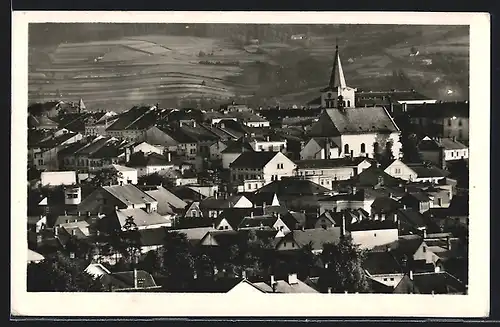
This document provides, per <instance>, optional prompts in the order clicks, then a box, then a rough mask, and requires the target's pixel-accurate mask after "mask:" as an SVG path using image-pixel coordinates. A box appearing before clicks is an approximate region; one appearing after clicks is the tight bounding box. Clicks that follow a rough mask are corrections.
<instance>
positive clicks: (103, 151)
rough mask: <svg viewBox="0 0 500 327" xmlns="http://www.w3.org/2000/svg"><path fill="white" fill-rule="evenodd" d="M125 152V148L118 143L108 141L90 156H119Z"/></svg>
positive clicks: (100, 157)
mask: <svg viewBox="0 0 500 327" xmlns="http://www.w3.org/2000/svg"><path fill="white" fill-rule="evenodd" d="M123 153H124V150H123V149H120V148H119V147H118V145H117V144H113V143H107V144H105V145H104V146H102V147H101V148H100V149H98V150H97V151H95V152H94V153H92V154H90V155H89V158H94V159H95V158H99V159H102V158H118V157H119V156H120V155H121V154H123Z"/></svg>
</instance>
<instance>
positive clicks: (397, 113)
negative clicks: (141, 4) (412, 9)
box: [11, 12, 490, 316]
mask: <svg viewBox="0 0 500 327" xmlns="http://www.w3.org/2000/svg"><path fill="white" fill-rule="evenodd" d="M69 13H71V12H69ZM125 13H126V12H125ZM114 14H115V13H113V12H109V13H102V15H103V16H96V15H95V14H89V15H85V14H84V13H78V12H73V13H71V16H68V15H67V14H60V15H59V14H58V13H53V14H52V15H50V16H49V15H47V19H44V18H43V17H44V16H43V13H41V12H39V13H38V16H35V13H34V12H32V13H23V14H20V15H19V16H18V18H19V20H18V22H20V23H19V25H14V28H13V42H14V43H17V44H22V46H21V50H22V51H24V53H23V52H19V55H16V48H15V47H13V51H14V52H13V60H14V62H15V63H14V64H13V78H14V80H15V79H16V78H17V83H16V81H14V82H13V83H14V84H13V87H14V89H13V90H14V91H13V108H12V112H13V123H12V124H13V125H12V126H13V134H12V135H13V137H12V153H13V156H12V158H13V159H12V160H13V161H12V166H13V171H12V183H13V184H16V185H13V191H12V192H15V194H14V193H13V201H14V202H13V203H14V204H15V205H14V204H13V207H14V208H16V210H13V213H12V217H11V218H12V221H13V223H14V222H15V226H13V228H12V235H13V239H12V251H13V252H12V253H13V254H14V251H18V252H15V253H16V255H15V260H16V267H17V268H14V255H13V257H12V258H13V259H12V260H13V262H12V266H13V269H14V270H15V271H16V272H13V274H15V275H17V278H18V280H17V281H15V282H16V284H18V285H17V286H18V287H20V289H19V290H18V291H19V292H21V293H22V292H23V291H22V289H24V293H22V294H23V296H26V297H32V300H29V302H28V301H26V302H24V303H21V302H22V301H20V299H21V297H20V296H21V295H18V296H14V295H12V296H13V298H17V300H18V301H15V302H16V303H17V304H19V309H16V306H15V305H14V304H13V310H18V311H16V312H18V314H23V312H37V313H38V314H40V313H41V312H45V311H43V310H45V309H42V308H50V307H52V311H51V312H46V313H47V314H51V315H57V314H58V312H55V310H56V309H57V308H54V307H53V305H54V303H53V302H52V304H50V303H46V302H47V301H49V300H43V299H44V298H45V297H47V299H56V298H54V297H53V296H61V300H59V301H60V302H59V303H60V304H61V305H63V304H65V303H66V304H67V306H68V307H69V308H67V309H64V310H63V309H61V311H62V312H64V313H65V314H66V315H67V314H68V312H70V311H68V310H73V311H71V312H73V314H75V315H79V314H81V315H86V314H97V313H99V312H100V311H98V310H101V311H102V314H107V315H109V314H112V315H127V314H132V313H133V312H134V313H136V314H137V312H141V313H143V314H145V315H148V314H149V315H162V314H168V315H170V316H172V315H176V312H174V308H173V306H174V304H175V306H177V305H178V306H181V304H180V303H181V296H189V298H190V299H191V298H192V299H194V297H198V298H199V299H197V300H192V302H191V306H189V304H183V306H186V305H187V307H183V308H181V309H179V311H177V312H178V314H179V315H188V313H189V312H192V311H193V310H194V311H196V310H197V309H194V308H198V307H200V306H204V308H200V312H196V313H194V314H204V315H207V314H208V313H207V312H208V310H212V309H213V310H217V312H218V313H217V314H218V315H225V316H231V315H233V314H239V313H238V312H236V311H235V310H237V309H236V306H238V305H239V306H244V307H246V308H245V310H246V311H245V312H246V313H247V314H250V315H259V313H260V314H265V312H264V311H265V310H267V311H269V312H268V314H270V315H273V314H280V315H287V312H288V314H289V315H295V314H306V313H307V314H314V313H315V312H316V313H317V314H318V315H346V314H349V315H351V314H353V315H364V314H365V313H370V314H371V315H377V312H378V315H384V314H389V315H398V314H403V315H404V314H411V315H413V316H427V315H430V316H432V315H436V314H438V313H439V314H440V315H450V316H453V315H457V316H460V315H467V313H468V312H469V311H470V312H471V314H475V315H476V316H484V315H487V313H488V299H489V293H485V292H489V286H488V285H486V286H485V285H484V283H488V280H489V277H488V271H489V229H488V228H489V227H488V226H489V219H490V218H489V186H488V184H487V183H488V181H489V130H488V127H489V110H490V107H489V106H490V105H489V92H490V89H489V81H487V80H486V79H487V78H483V77H485V76H487V75H486V74H489V17H488V16H487V15H486V16H484V15H483V16H481V14H477V15H478V16H474V14H464V15H462V16H460V14H456V17H454V15H453V14H447V13H438V14H435V15H434V16H432V15H431V14H432V13H429V14H428V16H429V15H431V16H429V17H428V18H427V19H424V18H425V17H426V16H425V14H422V15H418V14H416V13H405V14H404V15H407V16H409V18H408V21H409V23H403V21H404V20H403V19H402V18H401V17H399V18H398V17H397V16H398V14H397V13H393V14H392V15H391V14H387V15H388V16H386V17H385V18H384V17H383V15H382V13H380V17H379V18H377V15H378V14H376V13H371V14H370V15H369V16H366V15H365V16H362V15H361V16H360V19H359V20H358V21H356V20H355V17H356V16H355V15H356V14H355V13H351V15H347V16H344V15H343V14H339V13H331V14H330V16H328V15H322V16H318V17H317V18H315V16H314V14H312V13H309V14H308V13H305V12H304V13H295V15H292V16H283V19H279V18H276V19H274V20H273V19H272V18H273V17H279V15H280V14H279V13H274V16H273V13H269V15H260V14H257V13H253V14H252V13H251V12H246V13H233V14H231V13H229V12H228V13H218V14H220V16H217V17H219V18H218V19H215V18H214V21H213V22H211V21H210V20H207V19H206V18H207V17H214V16H210V15H209V13H201V12H200V13H198V14H196V13H191V14H186V15H184V16H182V15H177V16H175V17H173V16H172V14H170V15H169V14H167V13H163V14H162V13H157V15H156V16H155V18H151V19H148V18H147V17H148V14H146V13H143V15H144V16H143V18H144V19H140V17H142V16H140V15H139V14H138V16H137V20H136V21H130V17H134V16H130V15H129V16H128V18H120V17H122V16H123V14H122V16H120V14H118V13H116V15H117V16H116V17H117V18H116V19H115V20H110V21H108V20H107V19H111V18H110V17H112V16H113V15H114ZM30 15H31V16H30ZM162 15H163V17H165V18H164V19H161V17H162ZM197 15H199V16H197ZM235 15H241V19H236V17H235ZM276 15H277V16H276ZM399 15H402V14H399ZM411 15H413V16H411ZM106 16H108V17H106ZM257 16H258V19H259V20H258V21H256V20H254V18H255V19H257ZM410 16H411V17H410ZM27 17H32V18H34V19H29V18H27ZM58 17H60V19H58ZM101 17H102V20H101V21H92V20H89V18H90V19H92V18H93V19H97V18H101ZM203 17H205V18H203ZM14 18H16V17H14ZM169 18H171V19H170V20H169ZM268 18H270V19H269V20H267V21H266V19H268ZM299 18H303V19H302V20H301V19H299ZM329 18H331V22H328V19H329ZM343 18H345V21H341V20H342V19H343ZM419 18H422V19H421V20H422V23H419V21H418V19H419ZM398 19H399V20H398ZM412 19H413V20H412ZM14 20H15V19H14ZM391 20H393V21H394V23H392V22H391ZM476 22H478V24H477V26H479V27H475V30H474V27H473V26H474V25H475V24H476ZM479 23H482V24H479ZM15 26H21V27H19V29H18V31H21V30H22V31H21V32H20V33H21V34H19V35H20V36H19V38H16V37H15V35H16V28H15ZM481 38H483V39H482V40H481ZM474 44H475V45H474ZM21 50H19V51H21ZM486 52H487V54H486ZM23 55H24V57H23ZM16 60H17V64H18V65H16ZM473 67H475V68H476V69H474V68H473ZM473 75H475V76H473ZM16 86H18V87H17V88H16ZM471 106H472V110H471ZM471 116H472V124H470V123H469V122H470V119H471ZM16 117H17V118H16ZM14 129H15V131H14ZM471 146H472V149H470V148H471ZM25 149H26V152H24V150H25ZM16 158H17V159H16ZM25 162H26V163H25ZM25 169H26V170H25ZM23 176H24V177H23ZM18 177H19V179H18ZM22 178H25V180H23V179H22ZM23 182H27V184H26V186H24V185H23ZM14 188H15V190H14ZM16 201H18V202H16ZM16 203H17V204H16ZM17 208H18V209H17ZM470 216H471V219H469V217H470ZM470 226H472V228H470ZM470 229H471V230H474V232H473V233H469V230H470ZM23 233H25V234H23ZM14 243H15V244H14ZM18 272H19V273H18ZM12 292H14V286H13V291H12ZM74 293H78V294H74ZM100 293H113V294H114V297H115V298H116V299H117V300H116V301H117V302H116V303H117V306H118V303H121V302H120V301H129V302H127V303H128V305H130V306H136V307H135V308H133V309H130V310H129V309H127V308H128V307H122V308H121V310H118V309H116V310H114V309H113V308H110V303H109V301H108V300H106V301H103V300H100V299H99V297H100ZM123 293H139V294H130V295H127V294H123ZM151 293H154V294H151ZM287 294H288V295H290V294H292V295H293V297H287V296H286V295H287ZM81 295H84V296H85V297H84V298H81V299H79V296H81ZM231 295H232V297H230V296H231ZM280 295H281V296H280ZM130 296H133V299H134V300H133V302H130V299H131V298H130ZM313 296H317V299H316V297H313ZM302 297H303V298H304V300H301V298H302ZM177 298H179V300H173V299H177ZM212 298H213V300H211V299H212ZM35 299H36V300H35ZM82 299H85V303H87V302H89V304H88V305H87V304H85V305H83V302H82V301H83V300H82ZM142 299H144V300H142ZM223 299H225V300H223ZM253 299H255V300H256V301H255V302H254V301H253ZM305 299H308V300H305ZM313 299H315V300H313ZM235 300H236V301H235ZM238 300H239V301H238ZM360 300H361V301H362V302H364V303H367V304H369V303H371V304H369V306H370V307H372V308H369V309H368V308H367V309H366V310H365V311H360V312H357V310H359V309H357V308H356V303H357V306H358V307H359V303H360ZM417 300H418V301H420V302H413V301H417ZM54 301H56V300H54ZM218 301H224V303H229V304H231V305H232V306H231V307H230V306H228V305H227V304H218V305H217V303H218ZM328 301H334V302H328ZM391 301H392V302H391ZM405 301H410V302H407V303H408V304H406V305H405V303H406V302H405ZM44 302H45V303H44ZM174 302H175V303H174ZM185 302H186V301H184V302H182V303H185ZM209 302H211V303H209ZM231 302H232V303H231ZM252 302H253V303H254V304H255V306H254V307H251V308H249V307H248V306H250V303H252ZM259 302H260V303H261V304H260V305H258V303H259ZM278 302H281V303H278ZM28 303H29V309H28ZM70 303H74V304H73V306H72V307H70ZM78 303H80V304H81V306H82V307H80V310H81V312H80V313H77V312H76V311H78V308H77V307H75V306H78ZM137 303H139V304H137ZM147 303H149V304H147ZM169 303H170V304H169ZM193 303H196V305H194V304H193ZM331 303H335V304H331ZM390 303H395V304H394V307H393V309H394V310H393V311H392V312H384V310H387V306H392V304H390ZM410 303H411V304H410ZM426 303H427V305H426ZM21 304H22V305H21ZM160 304H162V305H161V306H160V307H158V306H159V305H160ZM285 304H286V305H285ZM455 304H456V305H455ZM148 305H151V306H150V307H148ZM261 305H262V307H266V308H261ZM333 305H334V306H335V309H332V308H331V306H333ZM377 305H381V307H380V308H379V310H378V311H377V312H376V311H375V310H376V308H375V307H377ZM58 306H59V305H58ZM153 306H155V307H156V309H153ZM166 306H168V308H167V307H166ZM239 306H238V308H239V309H241V308H240V307H239ZM272 306H277V307H278V306H279V307H280V309H277V308H275V309H276V310H274V309H273V307H272ZM343 306H345V308H344V307H343ZM384 306H385V307H386V309H383V307H384ZM400 306H405V307H404V308H402V309H401V310H400V311H398V310H399V307H400ZM476 306H477V307H476ZM20 307H23V308H25V309H21V308H20ZM84 307H85V308H84ZM111 307H113V305H111ZM233 307H234V309H231V308H233ZM281 307H283V308H281ZM287 307H288V308H287ZM329 307H330V308H329ZM139 308H143V309H144V308H145V309H144V311H139V310H140V309H139ZM209 308H211V309H209ZM292 308H293V309H292ZM107 309H109V310H110V311H109V312H108V311H107ZM32 310H34V311H32ZM47 310H48V309H47ZM85 310H88V311H85ZM113 310H114V311H113ZM231 310H233V311H231ZM287 310H288V311H287ZM315 310H317V311H315ZM84 311H85V312H84ZM272 311H274V312H272Z"/></svg>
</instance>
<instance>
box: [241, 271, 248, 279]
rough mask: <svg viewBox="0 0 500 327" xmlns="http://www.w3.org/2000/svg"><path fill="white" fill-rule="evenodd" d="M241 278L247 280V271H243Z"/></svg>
mask: <svg viewBox="0 0 500 327" xmlns="http://www.w3.org/2000/svg"><path fill="white" fill-rule="evenodd" d="M241 278H244V279H246V278H247V272H246V270H243V271H242V272H241Z"/></svg>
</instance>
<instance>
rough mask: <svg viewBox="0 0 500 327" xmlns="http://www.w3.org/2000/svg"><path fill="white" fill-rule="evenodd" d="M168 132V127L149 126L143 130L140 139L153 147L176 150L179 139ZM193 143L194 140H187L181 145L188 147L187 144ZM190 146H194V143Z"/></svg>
mask: <svg viewBox="0 0 500 327" xmlns="http://www.w3.org/2000/svg"><path fill="white" fill-rule="evenodd" d="M170 134H172V131H171V130H170V129H167V128H164V127H161V126H151V127H150V128H148V129H147V130H146V131H145V132H144V135H143V137H142V141H144V142H147V143H148V144H151V145H153V146H155V147H161V148H163V149H164V151H172V152H177V151H178V146H179V141H178V140H177V139H175V138H174V137H173V136H172V135H170ZM193 143H195V142H192V140H189V143H185V144H183V145H182V146H181V147H182V148H184V149H186V148H188V147H189V146H188V144H189V145H192V144H193ZM191 147H193V148H194V147H196V144H194V145H192V146H191ZM188 151H189V149H188ZM179 152H180V151H179Z"/></svg>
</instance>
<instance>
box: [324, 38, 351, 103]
mask: <svg viewBox="0 0 500 327" xmlns="http://www.w3.org/2000/svg"><path fill="white" fill-rule="evenodd" d="M355 91H356V89H354V88H351V87H349V86H347V84H346V82H345V76H344V70H343V69H342V63H341V62H340V54H339V47H338V45H337V46H336V47H335V58H334V61H333V67H332V72H331V75H330V83H329V84H328V86H327V87H326V88H324V89H322V90H321V106H322V107H323V108H327V109H329V108H338V109H344V108H354V107H355V101H354V100H355V97H354V93H355Z"/></svg>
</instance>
